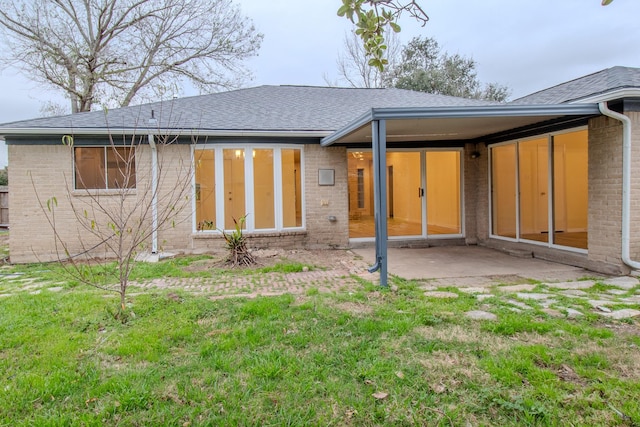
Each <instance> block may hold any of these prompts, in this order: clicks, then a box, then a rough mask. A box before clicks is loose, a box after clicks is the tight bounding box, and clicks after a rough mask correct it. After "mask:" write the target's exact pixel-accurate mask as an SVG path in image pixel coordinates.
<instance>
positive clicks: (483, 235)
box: [463, 144, 489, 244]
mask: <svg viewBox="0 0 640 427" xmlns="http://www.w3.org/2000/svg"><path fill="white" fill-rule="evenodd" d="M473 152H477V153H479V156H478V157H476V158H475V159H473V158H471V154H472V153H473ZM463 156H464V158H463V162H464V216H465V217H464V222H465V232H466V234H465V241H466V243H467V244H476V243H478V242H479V241H484V240H486V239H487V238H488V237H489V219H488V218H489V203H488V201H487V195H488V189H487V185H488V179H489V178H488V176H487V174H488V161H489V152H488V149H487V147H485V145H484V144H466V145H465V147H464V151H463Z"/></svg>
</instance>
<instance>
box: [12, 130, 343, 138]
mask: <svg viewBox="0 0 640 427" xmlns="http://www.w3.org/2000/svg"><path fill="white" fill-rule="evenodd" d="M131 133H134V134H140V135H147V134H153V135H183V136H209V137H258V138H259V137H281V138H324V137H327V136H328V135H331V134H332V133H333V131H329V130H274V131H270V130H229V129H213V130H212V129H190V130H186V129H170V128H167V129H163V128H109V129H106V128H5V129H0V138H5V137H6V136H8V135H12V136H13V135H122V134H131Z"/></svg>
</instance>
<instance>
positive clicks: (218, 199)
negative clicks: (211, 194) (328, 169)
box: [191, 144, 306, 234]
mask: <svg viewBox="0 0 640 427" xmlns="http://www.w3.org/2000/svg"><path fill="white" fill-rule="evenodd" d="M283 149H284V150H300V186H301V189H300V194H301V197H302V200H301V203H300V205H301V210H302V213H301V214H302V225H301V226H300V227H286V228H285V227H284V226H283V221H284V220H283V212H282V203H283V194H282V154H281V153H282V151H281V150H283ZM196 150H213V151H214V153H215V154H214V165H215V166H214V168H215V203H216V224H215V229H214V230H199V231H198V230H197V224H196V200H195V197H192V204H191V206H192V208H191V218H192V230H193V232H194V233H196V232H197V233H199V234H200V233H206V234H221V233H220V231H218V230H225V231H231V230H227V229H225V228H224V226H225V224H224V222H225V221H224V207H225V205H224V201H225V197H224V157H223V150H244V153H245V155H244V185H245V191H244V196H245V210H246V211H247V214H248V215H247V218H246V222H245V228H244V230H243V231H244V232H246V233H256V234H259V233H274V232H287V231H291V232H293V231H303V230H306V206H305V179H304V177H305V175H304V148H303V147H302V146H301V145H295V144H277V145H263V144H198V145H197V146H194V147H192V149H191V164H192V165H195V159H196V156H195V154H196ZM253 150H273V168H274V171H273V193H274V205H275V206H274V215H275V228H260V229H256V228H255V215H253V212H254V211H255V200H254V188H253V186H254V182H253V178H254V176H253ZM247 153H251V154H249V155H247ZM195 188H196V178H195V173H194V174H193V177H192V194H195Z"/></svg>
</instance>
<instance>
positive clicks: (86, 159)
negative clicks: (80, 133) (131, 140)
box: [73, 147, 136, 190]
mask: <svg viewBox="0 0 640 427" xmlns="http://www.w3.org/2000/svg"><path fill="white" fill-rule="evenodd" d="M73 153H74V165H75V188H76V189H81V190H100V189H102V190H109V189H119V188H135V187H136V159H135V149H133V148H129V147H75V148H74V149H73Z"/></svg>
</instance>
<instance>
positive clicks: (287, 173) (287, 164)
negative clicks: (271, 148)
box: [281, 148, 302, 228]
mask: <svg viewBox="0 0 640 427" xmlns="http://www.w3.org/2000/svg"><path fill="white" fill-rule="evenodd" d="M281 158H282V225H283V227H284V228H293V227H302V173H301V170H302V169H301V167H300V150H298V149H284V148H283V149H282V150H281Z"/></svg>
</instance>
